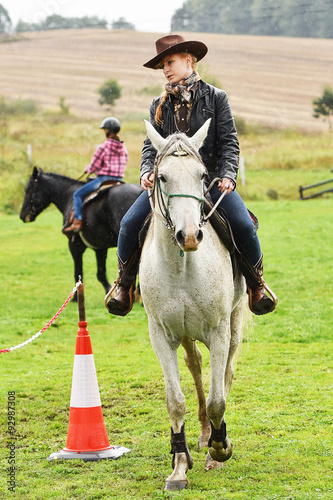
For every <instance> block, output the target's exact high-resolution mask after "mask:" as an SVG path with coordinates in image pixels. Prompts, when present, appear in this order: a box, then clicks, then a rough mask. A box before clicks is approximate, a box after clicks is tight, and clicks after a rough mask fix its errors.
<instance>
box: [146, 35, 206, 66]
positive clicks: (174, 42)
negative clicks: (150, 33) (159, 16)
mask: <svg viewBox="0 0 333 500" xmlns="http://www.w3.org/2000/svg"><path fill="white" fill-rule="evenodd" d="M155 45H156V52H157V55H156V56H155V57H153V59H150V61H148V62H146V63H145V64H144V66H145V67H146V68H153V69H159V68H158V66H159V63H160V62H161V61H162V59H164V57H165V56H167V55H168V54H176V53H178V52H188V53H189V54H192V55H193V56H195V57H196V58H197V61H200V59H202V58H203V57H205V55H206V54H207V51H208V48H207V46H206V45H205V44H204V43H202V42H197V41H186V40H185V38H183V37H182V36H181V35H167V36H163V37H162V38H159V39H158V40H156V42H155Z"/></svg>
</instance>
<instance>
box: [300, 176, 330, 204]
mask: <svg viewBox="0 0 333 500" xmlns="http://www.w3.org/2000/svg"><path fill="white" fill-rule="evenodd" d="M330 182H333V179H329V180H328V181H322V182H318V183H317V184H310V185H309V186H304V187H302V186H300V187H299V195H300V199H301V200H309V199H310V198H317V196H321V195H323V194H325V193H333V187H332V188H330V189H324V190H323V191H318V192H317V193H312V194H309V195H308V196H303V192H304V191H306V190H307V189H311V188H315V187H318V186H323V185H324V184H329V183H330Z"/></svg>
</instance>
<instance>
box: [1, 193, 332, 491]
mask: <svg viewBox="0 0 333 500" xmlns="http://www.w3.org/2000/svg"><path fill="white" fill-rule="evenodd" d="M249 208H250V209H252V210H254V212H255V213H256V214H257V215H258V216H259V219H260V225H261V229H260V238H261V244H262V247H263V251H264V254H265V269H266V272H265V276H266V279H267V281H268V283H269V284H270V285H271V286H272V288H273V289H274V290H275V292H276V293H277V295H278V296H279V306H278V309H277V310H276V311H275V312H274V313H273V314H270V315H267V316H263V317H254V318H253V324H252V326H251V327H250V329H249V331H248V332H247V334H246V335H245V339H244V343H243V346H242V350H241V353H240V355H239V358H238V365H237V370H236V377H235V380H234V383H233V387H232V390H231V393H230V395H229V398H228V408H227V417H226V419H227V424H228V430H229V435H230V438H231V440H232V442H233V444H234V449H235V451H234V455H233V458H232V459H231V460H230V461H229V462H227V463H226V465H225V466H224V467H223V468H222V469H221V470H219V471H218V470H214V471H210V472H205V471H204V457H205V453H204V452H203V451H200V452H199V451H198V450H197V446H196V443H197V436H198V432H199V426H198V423H197V418H196V412H197V405H196V401H195V394H194V390H193V386H192V382H191V379H190V376H189V374H188V373H187V371H186V369H185V366H184V363H183V362H182V359H181V358H182V354H181V352H179V358H180V366H181V379H182V387H183V391H184V393H185V394H186V398H187V416H186V425H187V435H188V441H189V447H190V451H191V454H192V455H193V458H194V468H193V470H192V471H190V472H189V473H188V477H189V480H190V484H189V487H188V489H187V490H186V491H183V492H182V493H175V494H173V495H171V494H169V493H163V488H164V481H165V478H166V476H167V475H168V474H169V473H170V471H171V456H170V454H169V427H170V424H169V421H168V417H167V413H166V409H165V401H164V398H165V395H164V384H163V380H162V375H161V369H160V367H159V364H158V362H157V360H156V358H155V355H154V353H153V350H152V348H151V345H150V341H149V337H148V330H147V318H146V315H145V312H144V309H143V308H142V306H141V305H140V304H135V306H134V310H133V312H132V313H131V314H130V315H129V316H127V317H125V318H116V317H111V316H110V315H108V314H107V312H106V309H105V308H104V304H103V296H104V293H103V289H102V287H101V285H100V284H99V283H97V281H96V279H95V272H96V270H95V262H94V256H93V252H91V251H87V253H86V255H85V301H86V312H87V320H88V330H89V332H90V335H91V340H92V346H93V352H94V357H95V364H96V370H97V376H98V381H99V388H100V393H101V399H102V405H103V411H104V419H105V424H106V428H107V431H108V436H109V440H110V443H111V444H117V445H123V446H126V447H128V448H130V449H131V453H129V454H128V455H125V456H123V457H121V458H120V459H119V460H117V461H101V462H98V463H84V462H81V461H66V462H59V463H54V462H52V463H50V462H49V461H47V460H46V458H47V456H48V455H49V454H50V453H52V452H54V451H59V450H61V449H62V448H63V447H64V446H65V444H66V437H67V427H68V417H69V402H70V391H71V377H72V369H73V359H74V348H75V339H76V334H77V329H78V327H77V321H78V315H77V306H76V304H73V303H71V304H69V305H68V306H67V307H66V309H65V310H64V312H63V313H62V314H61V316H60V317H59V318H58V320H57V321H56V323H55V324H54V326H52V327H51V328H49V329H48V330H46V331H45V332H44V333H43V335H42V336H41V337H39V338H38V339H37V340H35V341H34V342H33V343H32V344H29V345H28V346H27V347H24V348H21V349H18V350H17V351H14V352H11V353H6V354H0V356H1V364H0V380H1V405H0V412H1V413H0V415H1V416H0V419H1V420H0V428H1V441H2V443H1V450H0V459H1V460H0V463H1V484H0V491H1V497H2V498H17V499H22V500H23V499H27V498H29V499H44V498H57V499H74V498H77V499H91V500H93V499H98V498H105V499H107V498H110V499H111V498H118V499H120V500H123V499H130V498H136V499H144V498H147V499H148V498H156V499H157V498H171V497H172V498H184V499H191V500H213V499H214V500H234V499H236V500H249V499H251V500H273V499H274V500H275V499H279V500H291V499H292V500H319V499H325V500H330V499H331V498H332V495H333V489H332V481H331V479H332V464H333V457H332V454H333V446H332V423H333V421H332V415H333V413H332V411H333V405H332V397H331V394H332V386H333V375H332V373H333V359H332V352H333V351H332V348H333V341H332V333H333V331H332V305H333V304H332V297H333V290H332V279H331V256H332V252H331V249H332V245H333V237H332V234H333V232H332V204H331V200H330V199H326V200H325V199H317V200H311V201H308V202H301V201H289V200H278V201H266V202H255V201H252V202H250V203H249ZM60 219H61V217H60V214H59V213H58V212H57V211H56V210H55V209H48V210H47V211H45V212H44V213H43V214H42V215H41V216H40V217H39V218H38V219H37V221H36V222H34V223H33V224H25V225H24V224H22V222H21V221H20V220H19V219H18V217H17V215H2V216H1V220H0V222H1V235H0V239H1V242H0V244H1V248H2V251H1V261H0V271H1V276H2V286H1V289H0V314H1V319H0V325H1V328H0V347H1V348H5V347H10V346H14V345H17V344H19V343H21V342H23V341H24V340H26V339H28V338H30V337H31V336H32V335H33V334H34V333H36V332H37V331H39V330H40V329H41V328H42V326H44V324H45V323H46V322H47V321H48V320H49V319H50V318H51V317H52V316H53V315H54V313H55V312H56V311H57V310H58V308H59V306H60V305H61V304H62V303H63V302H64V300H65V298H66V297H67V295H68V293H69V292H70V291H71V290H72V287H73V282H72V263H71V258H70V257H69V254H68V250H67V247H66V240H65V238H64V237H63V235H62V234H61V232H60V227H61V220H60ZM109 253H110V255H109V260H108V273H109V277H110V279H113V278H114V276H115V275H116V259H115V251H114V250H111V251H110V252H109ZM202 352H203V355H204V381H205V387H206V389H207V388H208V384H209V360H208V355H207V351H206V349H205V348H203V349H202ZM12 391H15V397H16V430H17V441H16V455H15V459H16V477H15V481H16V489H15V493H12V492H8V491H7V484H6V480H7V478H8V467H9V465H8V454H9V449H8V448H6V445H7V444H8V443H9V442H10V436H9V434H8V433H7V417H8V414H7V401H8V392H12Z"/></svg>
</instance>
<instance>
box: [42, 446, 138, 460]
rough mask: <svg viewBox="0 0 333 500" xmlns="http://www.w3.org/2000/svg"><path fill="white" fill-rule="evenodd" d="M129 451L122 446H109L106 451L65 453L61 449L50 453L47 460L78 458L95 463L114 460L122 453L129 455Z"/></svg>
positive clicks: (64, 450)
mask: <svg viewBox="0 0 333 500" xmlns="http://www.w3.org/2000/svg"><path fill="white" fill-rule="evenodd" d="M130 451H131V450H129V449H128V448H125V447H124V446H111V447H110V449H108V450H101V451H81V452H78V451H67V450H66V449H63V450H61V451H58V452H56V453H51V455H50V456H49V457H47V460H66V459H76V458H80V459H81V460H84V461H86V462H95V461H96V460H104V459H110V460H116V459H117V458H119V457H121V456H122V455H123V454H124V453H129V452H130Z"/></svg>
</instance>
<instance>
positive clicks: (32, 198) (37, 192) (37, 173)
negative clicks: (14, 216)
mask: <svg viewBox="0 0 333 500" xmlns="http://www.w3.org/2000/svg"><path fill="white" fill-rule="evenodd" d="M42 176H43V170H42V169H41V168H39V169H37V168H36V167H34V169H33V171H32V174H31V176H30V179H29V180H28V183H27V185H26V187H25V196H24V200H23V204H22V208H21V212H20V219H21V220H23V222H33V221H34V220H35V219H36V217H37V215H39V214H40V213H41V212H42V211H43V210H44V209H45V208H46V207H47V206H48V205H49V204H50V202H51V200H50V199H49V197H48V196H47V193H45V192H44V191H43V190H42V189H41V183H42Z"/></svg>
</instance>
